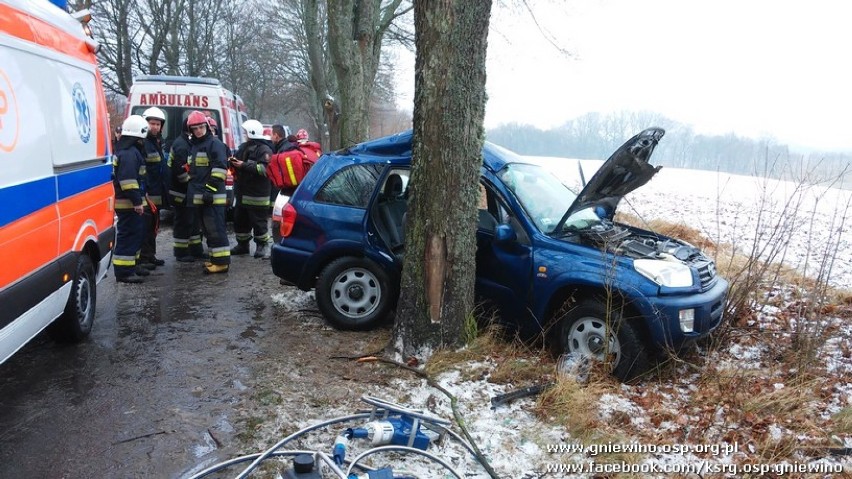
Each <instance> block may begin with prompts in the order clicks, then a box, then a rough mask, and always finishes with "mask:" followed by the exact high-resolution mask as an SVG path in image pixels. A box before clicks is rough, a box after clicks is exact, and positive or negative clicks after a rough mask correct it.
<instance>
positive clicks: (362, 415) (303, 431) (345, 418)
mask: <svg viewBox="0 0 852 479" xmlns="http://www.w3.org/2000/svg"><path fill="white" fill-rule="evenodd" d="M372 414H373V413H360V414H351V415H349V416H341V417H338V418H334V419H329V420H328V421H324V422H321V423H317V424H314V425H313V426H308V427H306V428H304V429H301V430H299V431H296V432H294V433H293V434H290V435H289V436H287V437H285V438H284V439H282V440H280V441H278V443H276V444H275V445H274V446H272V447H270V448H269V449H267V450H266V451H265V452H264V453H263V454H261V455H260V456H258V457H257V459H255V460H254V462H252V463H251V464H249V465H248V467H246V468H245V469H244V470H243V472H241V473H240V474H239V475H238V476H237V479H245V478H246V477H248V475H249V474H251V472H252V471H253V470H254V469H255V468H256V467H257V466H258V465H259V464H260V463H261V462H263V461H265V460H266V458H268V457H269V456H270V455H272V453H273V452H275V451H276V450H278V448H280V447H281V446H283V445H284V444H287V443H288V442H290V441H292V440H293V439H296V438H297V437H299V436H301V435H302V434H306V433H309V432H311V431H314V430H317V429H320V428H323V427H326V426H331V425H332V424H337V423H341V422H346V421H351V420H353V419H363V418H368V417H370V416H371V415H372Z"/></svg>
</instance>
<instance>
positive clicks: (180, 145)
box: [167, 121, 204, 263]
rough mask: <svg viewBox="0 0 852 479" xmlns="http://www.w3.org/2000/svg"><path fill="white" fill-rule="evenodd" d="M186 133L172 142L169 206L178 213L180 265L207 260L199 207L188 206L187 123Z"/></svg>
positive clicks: (175, 231)
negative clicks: (202, 238) (202, 241)
mask: <svg viewBox="0 0 852 479" xmlns="http://www.w3.org/2000/svg"><path fill="white" fill-rule="evenodd" d="M181 131H182V133H181V134H180V135H178V137H177V138H175V140H174V141H173V142H172V148H171V150H170V151H169V160H168V163H167V164H168V168H169V176H170V181H169V202H170V203H171V205H172V209H173V211H174V227H173V229H172V232H173V235H174V255H175V259H176V260H177V261H180V262H189V263H191V262H193V261H195V260H196V259H200V258H203V257H204V247H203V246H202V245H201V225H200V224H199V221H198V219H199V217H198V214H197V212H196V209H197V208H195V206H193V205H191V204H187V203H186V190H187V185H189V165H188V164H187V158H188V157H189V150H190V143H189V128H188V127H187V126H186V121H184V122H183V128H182V130H181Z"/></svg>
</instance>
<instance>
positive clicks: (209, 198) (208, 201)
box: [201, 191, 213, 206]
mask: <svg viewBox="0 0 852 479" xmlns="http://www.w3.org/2000/svg"><path fill="white" fill-rule="evenodd" d="M201 201H202V202H203V203H204V204H205V205H207V206H210V205H212V204H213V193H211V192H209V191H205V192H204V194H203V195H201Z"/></svg>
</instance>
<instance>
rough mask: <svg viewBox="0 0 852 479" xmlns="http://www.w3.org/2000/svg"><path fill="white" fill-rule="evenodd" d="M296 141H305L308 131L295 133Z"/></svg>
mask: <svg viewBox="0 0 852 479" xmlns="http://www.w3.org/2000/svg"><path fill="white" fill-rule="evenodd" d="M296 139H297V140H307V139H308V130H306V129H304V128H302V129H301V130H299V131H297V132H296Z"/></svg>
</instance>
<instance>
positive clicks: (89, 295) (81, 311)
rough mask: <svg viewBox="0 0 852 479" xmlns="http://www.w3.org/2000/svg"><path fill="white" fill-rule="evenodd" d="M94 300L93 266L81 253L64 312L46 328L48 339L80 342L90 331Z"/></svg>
mask: <svg viewBox="0 0 852 479" xmlns="http://www.w3.org/2000/svg"><path fill="white" fill-rule="evenodd" d="M96 299H97V283H96V279H95V266H94V264H92V259H91V258H89V256H88V255H86V254H84V253H83V254H80V256H79V257H78V258H77V268H76V271H75V272H74V283H73V284H72V285H71V296H70V297H69V298H68V303H67V304H66V305H65V311H64V312H63V313H62V316H60V317H59V318H57V319H56V321H54V322H53V324H51V325H50V327H49V328H48V334H50V337H51V338H53V339H54V340H56V341H59V342H65V343H76V342H80V341H82V340H83V338H85V337H86V336H88V335H89V333H90V332H91V331H92V323H93V322H94V321H95V302H96Z"/></svg>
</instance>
